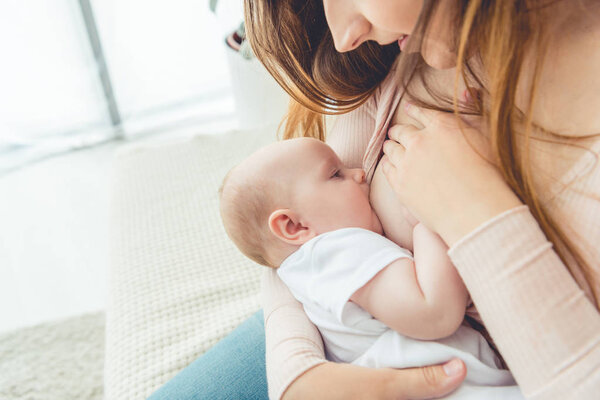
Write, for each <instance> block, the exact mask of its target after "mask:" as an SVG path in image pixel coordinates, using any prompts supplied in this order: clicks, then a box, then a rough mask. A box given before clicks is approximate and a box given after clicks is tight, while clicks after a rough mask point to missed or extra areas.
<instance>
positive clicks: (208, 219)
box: [105, 127, 275, 400]
mask: <svg viewBox="0 0 600 400" xmlns="http://www.w3.org/2000/svg"><path fill="white" fill-rule="evenodd" d="M273 140H275V128H274V127H270V128H269V129H262V130H260V131H254V132H233V133H228V134H223V135H199V136H197V137H194V138H193V139H191V140H186V141H183V142H179V143H172V144H163V145H160V146H156V145H154V146H152V145H142V146H140V145H138V146H135V147H130V148H128V149H127V150H125V151H121V152H120V153H119V154H118V155H117V156H116V158H115V167H114V182H113V194H112V200H111V210H112V211H111V220H110V224H111V230H110V233H111V238H110V242H111V248H110V255H111V262H110V267H109V278H108V287H109V290H108V297H107V317H106V327H107V332H106V335H107V336H106V347H107V348H106V362H105V395H106V399H108V400H117V399H145V398H146V397H148V396H149V395H150V394H151V393H152V392H154V391H155V390H156V389H157V388H158V387H160V386H161V385H162V384H163V383H165V382H166V381H167V380H169V379H170V378H171V377H173V376H174V375H175V374H176V373H177V372H178V371H180V370H181V369H183V368H184V367H185V366H186V365H188V364H189V363H191V362H192V361H194V360H195V359H196V358H197V357H198V356H200V355H201V354H202V353H203V352H204V351H206V350H207V349H208V348H210V347H211V346H212V345H214V344H215V343H216V342H218V341H219V340H220V339H221V338H223V337H224V336H225V335H227V333H229V332H230V331H231V330H233V329H234V328H235V327H236V326H237V325H238V324H239V323H240V322H242V321H243V320H244V319H246V318H247V317H248V316H249V315H250V314H252V313H253V312H255V311H256V310H258V308H259V299H258V288H259V276H260V273H261V268H263V267H260V266H258V265H256V264H254V263H252V262H251V261H249V260H247V259H246V258H245V257H243V256H242V255H241V253H239V251H238V250H237V249H236V248H235V247H234V246H233V244H232V243H231V242H230V241H229V239H228V238H227V236H226V234H225V231H224V229H223V227H222V225H221V220H220V217H219V212H218V194H217V191H218V188H219V186H220V184H221V181H222V179H223V177H224V176H225V174H226V173H227V171H228V170H229V169H230V168H231V167H232V166H233V165H235V164H236V163H238V162H239V161H241V160H242V159H243V158H244V157H245V156H246V155H248V154H249V153H251V152H252V151H254V150H255V149H257V148H258V147H260V146H262V145H264V144H267V143H268V142H271V141H273Z"/></svg>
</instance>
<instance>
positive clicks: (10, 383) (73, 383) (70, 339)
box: [0, 312, 104, 400]
mask: <svg viewBox="0 0 600 400" xmlns="http://www.w3.org/2000/svg"><path fill="white" fill-rule="evenodd" d="M103 366H104V313H103V312H97V313H91V314H85V315H82V316H77V317H73V318H68V319H65V320H60V321H53V322H48V323H44V324H41V325H37V326H33V327H28V328H24V329H19V330H16V331H13V332H9V333H4V334H2V335H0V399H2V400H70V399H77V400H101V399H102V397H103V389H102V378H103Z"/></svg>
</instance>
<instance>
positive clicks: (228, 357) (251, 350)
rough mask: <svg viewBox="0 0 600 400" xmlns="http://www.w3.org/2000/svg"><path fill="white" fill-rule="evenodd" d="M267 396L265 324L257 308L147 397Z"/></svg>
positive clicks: (185, 399)
mask: <svg viewBox="0 0 600 400" xmlns="http://www.w3.org/2000/svg"><path fill="white" fill-rule="evenodd" d="M192 399H193V400H197V399H211V400H225V399H235V400H237V399H256V400H263V399H265V400H266V399H268V394H267V375H266V371H265V328H264V322H263V313H262V310H261V311H258V312H257V313H255V314H254V315H252V316H251V317H250V318H248V319H247V320H246V321H244V322H243V323H242V324H241V325H240V326H239V327H237V328H236V329H235V330H234V331H233V332H231V333H230V334H229V336H227V337H226V338H225V339H223V340H221V341H220V342H219V343H217V344H216V345H215V346H214V347H213V348H212V349H210V350H208V351H207V352H206V353H204V354H203V355H202V356H200V357H199V358H198V359H197V360H196V361H194V362H193V363H191V364H190V365H188V366H187V367H186V368H185V369H184V370H183V371H181V372H180V373H179V374H177V375H176V376H175V377H174V378H173V379H171V380H170V381H169V382H167V383H166V384H165V385H164V386H162V387H161V388H160V389H158V390H157V391H156V392H154V393H153V394H152V396H150V397H149V399H148V400H192Z"/></svg>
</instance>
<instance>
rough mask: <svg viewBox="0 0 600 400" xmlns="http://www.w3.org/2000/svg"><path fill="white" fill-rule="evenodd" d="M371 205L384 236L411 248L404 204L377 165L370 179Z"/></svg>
mask: <svg viewBox="0 0 600 400" xmlns="http://www.w3.org/2000/svg"><path fill="white" fill-rule="evenodd" d="M370 200H371V206H372V207H373V209H374V210H375V213H376V214H377V216H378V217H379V221H381V226H382V227H383V232H384V235H385V237H387V238H388V239H390V240H391V241H393V242H396V243H397V244H398V245H399V246H401V247H404V248H406V249H409V250H412V225H411V224H410V223H409V222H408V221H407V220H406V218H405V215H404V206H403V205H402V203H400V201H399V200H398V198H397V197H396V194H395V193H394V191H393V190H392V187H391V186H390V185H389V183H388V181H387V180H386V178H385V175H384V174H383V170H382V169H381V165H378V166H377V168H376V169H375V174H374V175H373V180H372V181H371V193H370Z"/></svg>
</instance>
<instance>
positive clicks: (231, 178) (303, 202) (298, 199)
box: [220, 138, 382, 267]
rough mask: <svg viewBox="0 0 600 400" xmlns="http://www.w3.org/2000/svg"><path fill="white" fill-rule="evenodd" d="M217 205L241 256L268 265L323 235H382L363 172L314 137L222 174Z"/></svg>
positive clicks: (268, 150)
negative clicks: (344, 231) (354, 231)
mask: <svg viewBox="0 0 600 400" xmlns="http://www.w3.org/2000/svg"><path fill="white" fill-rule="evenodd" d="M220 203H221V217H222V219H223V224H224V226H225V230H226V231H227V234H228V235H229V237H230V238H231V239H232V240H233V242H234V243H235V244H236V245H237V246H238V248H239V249H240V250H241V251H242V253H244V254H245V255H246V256H248V257H249V258H251V259H252V260H254V261H256V262H258V263H259V264H263V265H267V266H271V267H278V266H279V265H280V264H281V262H282V261H283V260H284V259H285V258H286V257H287V256H289V255H290V254H291V253H293V252H294V251H296V250H297V249H298V248H299V247H300V246H301V245H302V244H304V243H306V242H307V241H309V240H310V239H312V238H314V237H315V236H317V235H320V234H322V233H325V232H330V231H333V230H336V229H341V228H350V227H355V228H364V229H368V230H371V231H374V232H377V233H382V228H381V224H380V223H379V219H378V218H377V215H376V214H375V212H374V211H373V209H372V208H371V205H370V203H369V186H368V185H367V183H366V182H365V174H364V171H363V170H362V169H360V168H346V167H345V166H344V165H343V164H342V162H341V161H340V159H339V158H338V157H337V155H336V154H335V153H334V152H333V150H332V149H331V148H330V147H329V146H328V145H326V144H325V143H323V142H321V141H319V140H316V139H310V138H297V139H290V140H285V141H281V142H276V143H273V144H271V145H268V146H266V147H264V148H262V149H260V150H258V151H257V152H255V153H254V154H252V155H251V156H250V157H248V158H247V159H245V160H244V161H242V163H240V164H239V165H238V166H236V167H234V168H233V169H232V170H231V171H230V172H229V173H228V174H227V176H226V177H225V180H224V181H223V185H222V187H221V190H220Z"/></svg>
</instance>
